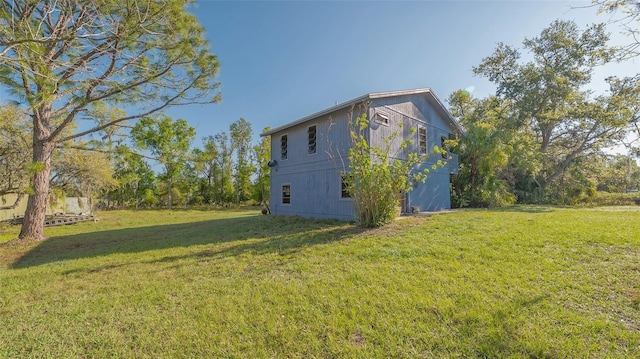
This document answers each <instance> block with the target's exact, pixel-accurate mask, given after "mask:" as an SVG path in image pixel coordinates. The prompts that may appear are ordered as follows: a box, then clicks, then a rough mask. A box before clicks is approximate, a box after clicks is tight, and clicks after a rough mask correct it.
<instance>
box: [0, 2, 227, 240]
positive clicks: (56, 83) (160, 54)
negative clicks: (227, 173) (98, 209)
mask: <svg viewBox="0 0 640 359" xmlns="http://www.w3.org/2000/svg"><path fill="white" fill-rule="evenodd" d="M189 3H190V1H189V0H168V1H153V0H135V1H134V0H124V1H78V0H56V1H53V0H45V1H37V2H36V1H30V0H22V1H20V0H15V1H3V2H2V3H1V4H0V84H2V85H3V86H5V87H6V88H7V89H8V90H9V91H11V92H12V93H13V94H15V97H16V99H18V100H20V101H22V103H23V104H24V106H25V107H26V108H27V109H28V111H29V114H30V116H31V119H32V122H33V126H32V130H33V140H32V148H33V160H32V161H33V162H34V163H35V164H37V167H38V168H39V171H37V172H35V173H34V174H33V176H32V178H31V186H32V188H33V194H32V195H30V196H29V200H28V205H27V211H26V213H25V220H24V223H23V226H22V229H21V232H20V235H19V238H21V239H36V240H41V239H44V238H45V237H44V233H43V227H44V219H45V211H46V201H47V193H48V191H49V178H50V173H51V158H52V154H53V152H54V150H55V148H56V145H57V143H60V142H63V141H68V140H71V139H75V138H79V137H81V136H84V135H87V134H89V133H93V132H96V131H99V130H102V129H104V128H107V127H110V126H113V125H115V124H117V123H120V122H124V121H127V120H132V119H138V118H142V117H145V116H149V115H151V114H152V113H154V112H157V111H159V110H162V109H164V108H166V107H168V106H174V105H185V104H191V103H211V102H217V101H218V100H219V93H218V83H217V82H215V81H214V77H215V76H216V74H217V72H218V67H219V65H218V61H217V58H216V56H215V55H213V54H211V53H210V52H209V45H208V43H207V41H206V40H205V38H204V29H203V28H202V27H201V26H200V25H199V23H198V21H197V19H196V18H195V16H194V15H192V14H190V13H188V12H187V10H186V6H187V5H188V4H189ZM99 101H103V102H108V103H114V104H116V103H117V104H118V105H119V106H124V107H125V108H126V109H128V110H129V112H130V113H129V114H128V115H126V116H121V117H119V118H116V119H110V120H108V121H107V122H105V123H102V124H97V125H95V126H94V127H91V128H88V129H84V128H81V127H75V124H76V123H77V120H78V117H79V115H80V114H81V113H82V112H83V111H85V110H86V109H87V108H88V106H90V105H91V104H93V103H95V102H99ZM128 105H131V106H128ZM76 128H77V129H76Z"/></svg>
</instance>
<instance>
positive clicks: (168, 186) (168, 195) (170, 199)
mask: <svg viewBox="0 0 640 359" xmlns="http://www.w3.org/2000/svg"><path fill="white" fill-rule="evenodd" d="M167 188H168V189H169V192H167V209H171V202H172V198H171V178H169V180H168V181H167Z"/></svg>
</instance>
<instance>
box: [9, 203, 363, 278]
mask: <svg viewBox="0 0 640 359" xmlns="http://www.w3.org/2000/svg"><path fill="white" fill-rule="evenodd" d="M362 231H364V229H361V228H358V227H355V226H354V225H349V224H346V223H344V222H338V221H319V220H307V219H301V218H291V217H289V218H284V217H268V216H249V217H240V218H224V219H215V220H209V221H201V222H193V223H186V224H172V225H155V226H150V227H140V228H124V229H115V230H108V231H102V232H91V233H84V234H77V235H70V236H64V237H53V238H50V239H48V240H46V241H43V242H42V243H39V244H38V245H37V246H36V247H34V248H33V249H31V250H30V251H28V252H27V253H25V254H24V255H22V256H21V257H20V258H18V259H17V260H16V261H15V262H14V263H13V264H12V265H11V267H12V268H16V269H18V268H27V267H34V266H38V265H42V264H47V263H53V262H58V261H64V260H73V259H80V258H93V257H99V256H106V255H110V254H114V253H140V252H145V251H151V250H158V249H168V248H179V247H190V246H196V245H203V244H221V243H225V242H235V241H244V240H249V239H258V240H257V241H255V240H254V241H251V242H249V243H241V244H238V245H234V246H231V247H230V248H227V249H222V250H217V251H216V250H213V249H211V250H205V251H200V252H197V253H195V254H191V255H186V256H176V257H165V258H164V259H162V260H161V261H172V260H178V259H180V258H184V257H194V256H207V255H212V254H214V252H215V253H218V254H225V255H238V254H241V253H243V252H247V251H250V252H253V253H257V254H266V253H290V252H293V251H297V250H299V249H301V248H303V247H307V246H313V245H317V244H322V243H329V242H334V241H339V240H342V239H345V238H349V237H351V236H352V235H355V234H357V233H360V232H362ZM260 239H263V240H260ZM223 252H224V253H223Z"/></svg>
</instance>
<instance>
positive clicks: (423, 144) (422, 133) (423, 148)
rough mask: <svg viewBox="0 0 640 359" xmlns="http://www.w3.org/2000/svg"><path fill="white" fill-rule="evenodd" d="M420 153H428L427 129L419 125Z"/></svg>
mask: <svg viewBox="0 0 640 359" xmlns="http://www.w3.org/2000/svg"><path fill="white" fill-rule="evenodd" d="M418 154H420V155H426V154H427V129H426V128H424V127H418Z"/></svg>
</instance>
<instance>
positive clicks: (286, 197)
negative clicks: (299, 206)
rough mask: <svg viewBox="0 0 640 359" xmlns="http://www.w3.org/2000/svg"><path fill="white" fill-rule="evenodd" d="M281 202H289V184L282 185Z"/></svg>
mask: <svg viewBox="0 0 640 359" xmlns="http://www.w3.org/2000/svg"><path fill="white" fill-rule="evenodd" d="M282 204H291V185H289V184H284V185H282Z"/></svg>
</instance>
